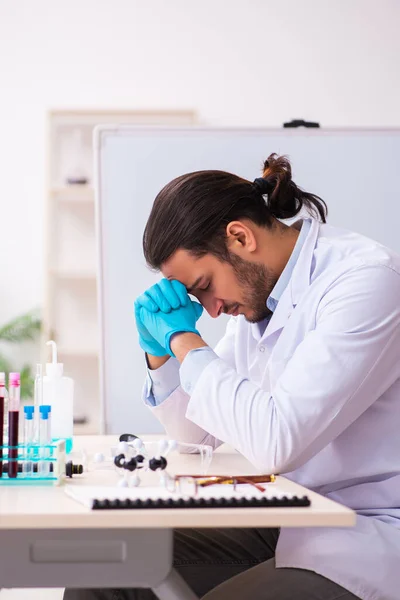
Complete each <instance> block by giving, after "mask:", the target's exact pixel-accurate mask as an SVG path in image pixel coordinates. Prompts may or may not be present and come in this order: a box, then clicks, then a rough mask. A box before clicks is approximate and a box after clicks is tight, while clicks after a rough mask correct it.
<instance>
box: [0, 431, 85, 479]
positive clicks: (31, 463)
mask: <svg viewBox="0 0 400 600" xmlns="http://www.w3.org/2000/svg"><path fill="white" fill-rule="evenodd" d="M12 464H14V468H12ZM0 465H1V467H0V468H1V476H0V486H2V485H46V484H48V485H60V484H61V483H63V481H64V480H65V478H66V477H67V476H72V474H76V473H81V472H82V469H80V470H79V469H74V465H72V463H66V452H65V440H58V441H56V442H54V443H51V444H46V445H39V444H30V445H29V446H26V445H25V444H19V445H18V446H7V445H3V446H0ZM75 467H76V465H75ZM10 471H11V472H13V474H14V475H16V476H14V477H13V476H11V477H10V475H9V472H10Z"/></svg>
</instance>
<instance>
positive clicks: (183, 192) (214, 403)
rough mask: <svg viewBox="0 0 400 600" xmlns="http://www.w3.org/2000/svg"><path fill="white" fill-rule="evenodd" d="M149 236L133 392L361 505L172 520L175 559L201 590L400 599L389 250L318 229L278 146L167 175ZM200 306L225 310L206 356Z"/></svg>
mask: <svg viewBox="0 0 400 600" xmlns="http://www.w3.org/2000/svg"><path fill="white" fill-rule="evenodd" d="M302 209H305V210H308V212H309V213H310V214H309V216H311V217H313V218H303V219H300V220H299V221H297V222H296V223H295V224H293V225H292V226H290V227H289V226H287V225H284V224H282V223H281V221H280V219H286V218H291V217H294V216H296V215H297V214H298V213H299V212H300V211H301V210H302ZM302 214H304V210H303V211H302ZM143 245H144V253H145V257H146V260H147V262H148V264H149V265H150V266H151V267H153V268H156V269H160V270H161V271H162V274H163V275H164V279H163V280H161V281H160V283H159V284H156V285H155V286H153V287H152V288H150V289H149V290H147V291H146V292H145V293H144V294H142V296H140V297H139V298H138V299H137V300H136V302H135V314H136V322H137V327H138V331H139V340H140V344H141V346H142V348H143V349H144V350H145V352H146V354H147V362H148V366H149V376H148V381H147V383H146V386H145V391H144V396H145V402H146V403H147V404H148V405H150V406H151V410H152V411H153V412H154V414H155V415H156V416H157V417H158V418H159V419H160V421H161V422H162V423H163V424H164V426H165V428H166V431H167V433H168V435H169V436H170V437H171V438H174V439H179V440H181V441H186V442H194V443H207V444H212V445H213V446H214V447H216V446H218V445H219V444H220V443H221V442H227V443H229V444H231V445H232V446H234V447H235V448H237V450H238V451H239V452H241V453H242V454H243V455H244V456H245V457H247V458H248V459H249V460H250V461H251V462H252V463H253V464H254V465H256V466H257V467H258V468H259V469H260V470H261V471H262V472H264V473H281V474H285V476H286V477H288V478H289V479H292V480H293V481H296V482H298V483H301V484H303V485H305V486H307V487H309V488H312V489H314V490H316V491H317V492H319V493H321V494H323V495H325V496H327V497H329V498H332V499H333V500H336V501H338V502H341V503H343V504H345V505H347V506H349V507H351V508H353V509H354V510H356V511H357V523H356V526H355V527H354V528H349V529H346V528H322V529H321V528H315V529H313V528H294V529H285V528H284V529H282V530H280V531H279V530H271V529H257V530H254V529H253V530H241V529H239V528H238V529H231V530H229V529H227V530H224V529H222V530H219V529H215V530H197V531H194V530H182V531H177V532H176V535H175V567H176V569H177V570H178V571H179V572H180V574H181V575H182V577H184V578H185V579H186V581H187V582H188V583H189V585H190V586H191V587H192V588H193V590H194V591H195V593H196V594H198V595H199V596H202V595H204V594H207V595H206V598H207V600H228V599H235V600H242V599H243V600H247V599H249V598H250V599H251V600H272V599H273V600H289V599H290V600H313V599H315V600H329V599H331V600H333V599H335V598H341V599H342V600H350V599H354V598H362V599H363V600H378V599H379V600H380V599H382V600H383V599H386V600H389V599H391V600H396V599H397V600H398V599H399V598H400V569H399V564H400V562H399V561H400V433H399V422H400V258H399V257H398V256H397V255H395V254H394V253H393V252H391V251H390V250H388V249H387V248H385V247H383V246H381V245H379V244H378V243H376V242H374V241H372V240H369V239H367V238H365V237H362V236H360V235H357V234H355V233H352V232H349V231H343V230H339V229H336V228H333V227H330V226H328V225H326V224H325V205H324V203H323V201H322V200H321V199H320V198H318V197H317V196H313V195H312V194H308V193H306V192H303V191H302V190H300V189H299V188H298V187H297V186H296V185H295V183H294V182H293V181H292V178H291V169H290V164H289V163H288V161H287V160H286V159H285V158H284V157H277V156H275V155H272V156H271V157H270V158H269V159H268V161H266V163H265V165H264V172H263V177H261V178H258V179H256V180H255V181H254V182H250V181H247V180H244V179H241V178H240V177H237V176H235V175H232V174H229V173H225V172H221V171H203V172H197V173H191V174H187V175H184V176H182V177H179V178H177V179H175V180H174V181H172V182H171V183H169V184H168V185H167V186H166V187H165V188H164V189H163V190H162V191H161V192H160V193H159V195H158V196H157V198H156V200H155V202H154V205H153V209H152V211H151V214H150V217H149V220H148V223H147V226H146V230H145V233H144V239H143ZM188 292H189V293H190V294H192V295H193V296H195V297H196V298H197V300H198V301H199V302H195V301H192V300H191V299H190V298H189V296H188ZM199 303H200V304H201V305H202V306H200V304H199ZM202 307H204V308H205V309H206V310H207V312H208V313H209V314H210V315H211V316H212V317H218V316H219V315H220V314H221V313H223V312H224V313H229V314H231V315H232V317H231V319H230V321H229V323H228V327H227V331H226V335H225V336H224V338H223V339H222V340H221V341H220V343H219V344H218V345H217V347H216V348H215V350H212V349H211V348H209V347H208V346H207V344H206V342H205V341H204V340H203V339H202V338H201V332H199V331H198V330H197V326H196V321H197V319H198V317H199V316H200V314H201V310H202ZM134 593H136V594H137V596H134V595H133V594H134ZM142 593H144V592H140V591H138V590H137V591H136V592H135V591H134V590H131V591H130V592H129V591H127V590H124V594H127V595H126V596H125V595H124V596H121V598H134V597H135V598H136V597H137V598H141V597H142V596H141V595H140V594H142ZM99 594H100V595H99V596H89V595H85V596H82V598H91V597H93V598H94V597H96V598H103V597H104V598H109V597H110V596H107V593H106V592H103V593H100V592H99ZM129 594H132V595H129ZM68 597H69V596H68ZM72 597H74V598H78V596H71V598H72ZM79 597H80V596H79ZM116 597H118V596H116ZM143 597H147V596H143Z"/></svg>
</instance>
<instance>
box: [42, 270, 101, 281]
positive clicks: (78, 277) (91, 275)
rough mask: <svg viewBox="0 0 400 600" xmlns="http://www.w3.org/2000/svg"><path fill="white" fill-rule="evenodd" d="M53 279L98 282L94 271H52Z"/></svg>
mask: <svg viewBox="0 0 400 600" xmlns="http://www.w3.org/2000/svg"><path fill="white" fill-rule="evenodd" d="M50 272H51V274H52V275H53V277H57V278H58V279H65V280H73V281H96V280H97V275H96V273H95V272H94V271H67V270H61V269H60V270H58V269H51V271H50Z"/></svg>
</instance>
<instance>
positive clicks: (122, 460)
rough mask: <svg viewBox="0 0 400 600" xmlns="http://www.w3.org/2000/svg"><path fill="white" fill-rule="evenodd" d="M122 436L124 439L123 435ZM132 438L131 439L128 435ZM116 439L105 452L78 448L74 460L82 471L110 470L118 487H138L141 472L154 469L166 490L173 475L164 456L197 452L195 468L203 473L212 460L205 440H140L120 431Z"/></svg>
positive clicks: (173, 484) (210, 449)
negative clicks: (194, 442)
mask: <svg viewBox="0 0 400 600" xmlns="http://www.w3.org/2000/svg"><path fill="white" fill-rule="evenodd" d="M124 438H125V439H124ZM132 438H133V439H132ZM120 440H121V441H119V443H118V444H117V445H116V446H112V447H111V448H110V451H109V453H107V454H105V453H102V452H98V453H94V454H88V453H87V452H85V451H82V452H81V453H80V454H79V456H77V457H76V458H77V462H81V463H82V464H83V469H84V472H85V471H86V472H91V471H94V470H96V471H103V470H113V471H116V472H117V474H118V476H119V479H118V482H117V485H118V486H119V487H125V488H127V487H132V488H133V487H138V486H140V484H141V483H142V474H144V473H149V472H150V473H154V474H155V475H156V476H158V477H157V478H156V481H154V482H153V484H152V485H157V483H158V485H160V486H162V487H164V488H165V489H167V490H169V491H174V489H175V477H173V476H171V475H170V474H169V473H168V469H167V467H168V460H167V457H168V455H169V454H171V453H173V452H181V453H182V452H183V453H186V454H197V455H198V456H199V458H200V464H199V467H198V468H199V472H200V473H201V474H202V475H205V474H206V473H207V472H208V469H209V466H210V464H211V460H212V454H213V449H212V447H211V446H209V445H206V444H189V443H184V442H177V441H175V440H166V439H160V440H158V441H146V442H143V441H142V440H141V439H140V438H137V437H135V436H133V435H131V436H130V435H122V436H121V437H120Z"/></svg>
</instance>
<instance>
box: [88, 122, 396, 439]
mask: <svg viewBox="0 0 400 600" xmlns="http://www.w3.org/2000/svg"><path fill="white" fill-rule="evenodd" d="M194 131H196V132H197V133H198V132H204V133H206V134H209V133H212V132H214V133H216V132H220V133H226V134H228V133H232V135H235V136H238V135H243V136H248V135H253V136H257V137H258V136H266V135H268V134H274V135H282V136H286V137H287V136H293V137H295V136H305V135H306V136H310V137H321V136H329V135H332V134H337V135H348V136H349V137H351V136H352V135H354V134H356V135H365V136H371V135H374V134H376V135H377V136H379V135H382V134H385V133H390V134H395V135H396V134H397V135H399V136H400V127H381V128H372V127H370V128H362V127H360V128H357V127H349V128H347V127H346V128H334V127H327V128H322V127H321V128H305V127H298V128H290V127H289V128H284V127H229V126H224V127H212V126H202V125H190V126H187V125H182V126H179V125H178V126H173V125H117V124H109V125H98V126H96V127H95V128H94V131H93V147H94V188H95V221H96V245H97V305H98V320H99V338H100V345H99V375H100V382H99V391H100V433H101V434H104V433H105V430H106V421H107V419H106V409H107V406H106V402H105V390H106V374H105V369H104V358H105V339H104V337H105V336H104V332H105V322H104V303H103V297H104V294H103V285H104V281H103V269H102V265H103V251H104V248H103V245H102V241H103V235H102V225H101V223H102V219H101V207H102V202H101V192H102V189H101V148H102V145H103V142H104V140H105V138H106V137H107V136H110V135H112V136H115V135H117V136H127V135H131V134H132V133H134V132H138V133H140V134H141V135H143V133H147V134H148V135H149V136H150V135H157V136H159V135H160V133H165V134H166V135H169V134H171V133H181V134H187V135H190V134H191V133H193V132H194Z"/></svg>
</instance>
